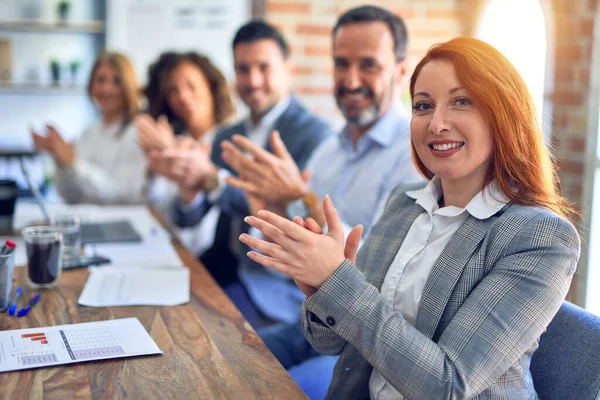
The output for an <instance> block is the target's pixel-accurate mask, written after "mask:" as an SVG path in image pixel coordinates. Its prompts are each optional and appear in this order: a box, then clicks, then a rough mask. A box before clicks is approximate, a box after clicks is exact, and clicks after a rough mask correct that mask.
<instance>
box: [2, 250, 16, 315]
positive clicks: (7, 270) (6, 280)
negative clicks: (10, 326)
mask: <svg viewBox="0 0 600 400" xmlns="http://www.w3.org/2000/svg"><path fill="white" fill-rule="evenodd" d="M14 268H15V254H14V252H13V253H11V254H7V255H0V311H4V310H5V309H7V308H8V306H9V304H10V292H11V290H12V285H13V270H14Z"/></svg>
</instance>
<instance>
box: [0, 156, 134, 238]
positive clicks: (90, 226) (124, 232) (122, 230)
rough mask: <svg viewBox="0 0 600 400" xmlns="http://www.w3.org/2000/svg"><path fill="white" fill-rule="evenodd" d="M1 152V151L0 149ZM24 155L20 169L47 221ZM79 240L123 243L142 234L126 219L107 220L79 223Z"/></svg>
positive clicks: (47, 218) (47, 216)
mask: <svg viewBox="0 0 600 400" xmlns="http://www.w3.org/2000/svg"><path fill="white" fill-rule="evenodd" d="M0 153H1V151H0ZM24 157H25V156H24V155H23V154H21V156H20V157H19V161H20V164H21V170H22V172H23V175H24V176H25V181H26V182H27V185H28V186H29V189H30V190H31V192H32V193H33V197H34V198H35V201H36V203H37V204H38V206H39V207H40V210H41V211H42V215H43V216H44V219H45V220H46V221H47V222H48V223H49V222H50V215H49V214H48V211H47V210H46V207H45V205H44V201H43V199H42V195H41V194H40V193H39V191H38V190H37V187H36V185H35V184H34V183H33V181H32V180H31V176H30V175H29V171H28V170H27V166H26V165H25V162H24V161H23V158H24ZM81 241H82V242H83V244H86V243H89V244H92V243H123V242H129V243H132V242H141V241H142V236H141V235H140V234H139V233H137V231H136V230H135V229H134V228H133V226H132V225H131V222H129V221H128V220H119V221H108V222H95V223H87V224H82V225H81Z"/></svg>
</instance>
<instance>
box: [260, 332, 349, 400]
mask: <svg viewBox="0 0 600 400" xmlns="http://www.w3.org/2000/svg"><path fill="white" fill-rule="evenodd" d="M258 335H259V336H260V337H261V339H262V340H263V341H264V342H265V344H266V345H267V347H268V348H269V350H271V352H272V353H273V355H275V358H277V360H278V361H279V362H280V363H281V365H283V367H284V368H285V369H287V371H288V373H289V374H290V376H291V377H292V378H293V379H294V381H295V382H296V383H297V384H298V386H300V389H302V390H303V391H304V393H306V395H307V396H308V398H309V399H312V400H317V399H323V398H324V397H325V394H326V393H327V388H328V387H329V384H330V382H331V377H332V376H333V367H334V366H335V363H336V362H337V360H338V357H337V356H324V355H321V354H319V353H318V352H317V351H316V350H315V349H314V348H313V347H312V346H311V345H310V343H308V341H307V340H306V339H305V338H304V334H303V333H302V325H301V324H300V323H299V322H297V323H294V324H288V325H274V326H270V327H267V328H263V329H261V330H259V331H258Z"/></svg>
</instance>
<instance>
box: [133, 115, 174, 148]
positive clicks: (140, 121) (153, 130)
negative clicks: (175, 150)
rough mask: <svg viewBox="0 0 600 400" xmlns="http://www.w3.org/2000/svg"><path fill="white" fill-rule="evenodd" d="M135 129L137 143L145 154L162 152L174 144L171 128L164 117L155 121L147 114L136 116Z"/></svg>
mask: <svg viewBox="0 0 600 400" xmlns="http://www.w3.org/2000/svg"><path fill="white" fill-rule="evenodd" d="M135 127H136V129H137V135H138V142H139V144H140V146H141V147H142V149H143V150H144V152H145V153H146V154H149V153H150V152H151V151H163V150H166V149H168V148H170V147H173V146H175V144H176V139H175V133H174V132H173V128H172V127H171V125H170V124H169V121H168V120H167V117H165V116H164V115H161V116H160V117H158V120H157V121H154V120H153V119H152V117H151V116H149V115H148V114H142V115H138V116H137V117H135Z"/></svg>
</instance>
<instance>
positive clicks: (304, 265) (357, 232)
mask: <svg viewBox="0 0 600 400" xmlns="http://www.w3.org/2000/svg"><path fill="white" fill-rule="evenodd" d="M323 209H324V211H325V216H326V220H327V225H328V227H329V231H328V232H327V233H316V232H319V231H318V229H320V228H319V227H317V226H315V225H314V224H316V222H314V221H311V220H306V221H302V220H300V219H295V221H293V222H292V221H289V220H287V219H286V218H283V217H280V216H278V215H276V214H275V213H272V212H269V211H264V210H262V211H259V212H258V214H257V216H249V217H246V219H245V221H246V222H247V223H248V224H250V225H251V226H253V227H255V228H256V229H258V230H259V231H261V232H262V233H263V235H264V236H266V237H269V238H270V239H272V240H273V242H272V243H270V242H267V241H265V240H261V239H258V238H254V237H252V236H250V235H247V234H242V235H241V236H240V240H241V241H242V242H243V243H244V244H246V245H248V246H250V247H251V248H254V249H256V250H258V251H259V252H260V253H258V252H256V251H250V252H248V256H249V257H250V258H251V259H252V260H254V261H256V262H258V263H259V264H262V265H264V266H265V267H269V268H272V269H274V270H276V271H279V272H281V273H283V274H285V275H287V276H289V277H291V278H292V279H294V280H295V281H296V283H297V284H299V286H300V287H301V289H302V290H303V291H305V290H306V291H305V293H307V292H308V293H311V294H312V293H313V291H314V290H318V289H319V288H320V287H321V285H322V284H323V283H324V282H325V281H326V280H327V279H329V277H330V276H331V275H332V274H333V273H334V272H335V270H336V269H337V268H338V267H339V266H340V265H341V264H342V262H343V261H344V260H345V259H350V260H351V261H355V259H356V252H357V250H358V246H359V244H360V240H361V237H362V232H363V227H362V225H357V226H355V227H354V228H353V229H352V231H351V232H350V234H349V235H348V238H347V239H346V242H345V243H344V231H343V228H342V225H341V221H340V218H339V216H338V213H337V210H336V209H335V207H334V206H333V203H332V202H331V199H330V198H329V196H326V198H325V200H324V202H323ZM313 223H314V224H313ZM316 225H318V224H316ZM308 293H307V294H308ZM308 295H310V294H308Z"/></svg>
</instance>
